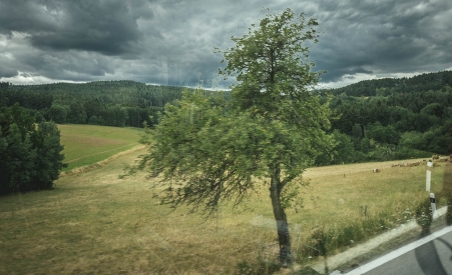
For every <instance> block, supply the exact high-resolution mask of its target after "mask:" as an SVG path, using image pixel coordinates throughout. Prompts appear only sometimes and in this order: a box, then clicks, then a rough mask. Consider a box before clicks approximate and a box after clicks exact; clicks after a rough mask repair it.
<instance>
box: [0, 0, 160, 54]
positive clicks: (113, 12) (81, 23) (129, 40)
mask: <svg viewBox="0 0 452 275" xmlns="http://www.w3.org/2000/svg"><path fill="white" fill-rule="evenodd" d="M132 4H133V5H132ZM0 10H1V16H0V24H1V26H2V27H1V31H2V32H3V33H6V34H10V35H11V34H12V32H13V31H17V32H25V33H27V34H29V36H28V37H27V38H28V39H29V40H30V42H31V45H32V46H34V47H36V48H40V49H43V50H46V51H53V50H56V51H66V50H71V49H75V50H84V51H92V52H98V53H101V54H105V55H120V54H125V53H129V52H131V51H133V50H134V47H133V43H134V42H136V41H138V40H139V39H140V38H141V33H140V32H139V30H138V27H137V24H136V21H137V20H138V19H139V18H146V19H147V18H151V17H152V10H150V9H149V8H148V6H146V5H145V2H142V1H122V0H116V1H113V0H110V1H91V0H81V1H71V0H65V1H22V0H18V1H3V2H2V3H1V6H0ZM154 35H157V36H158V35H159V34H158V32H155V33H154Z"/></svg>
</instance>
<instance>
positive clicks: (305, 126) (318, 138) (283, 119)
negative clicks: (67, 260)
mask: <svg viewBox="0 0 452 275" xmlns="http://www.w3.org/2000/svg"><path fill="white" fill-rule="evenodd" d="M316 25H317V22H316V20H315V19H310V20H309V21H308V22H306V19H305V16H304V14H300V15H299V16H295V14H294V13H293V12H292V11H291V10H290V9H287V10H285V11H284V12H283V13H281V14H273V15H267V16H266V17H265V18H264V19H262V20H261V21H260V23H259V25H257V26H256V25H252V26H251V27H250V28H249V31H248V33H247V34H245V35H244V36H243V37H241V38H234V37H233V38H232V40H233V41H234V42H235V46H234V47H232V48H230V49H227V50H225V51H224V52H223V55H224V58H225V61H226V62H227V65H226V66H225V68H224V69H220V74H221V75H223V76H226V77H227V76H235V77H236V80H237V81H236V82H235V83H234V84H233V85H232V86H231V88H232V93H231V100H229V101H225V100H224V94H222V93H218V94H215V95H207V93H206V92H205V91H202V90H196V91H194V92H191V93H190V92H185V93H184V94H183V96H182V99H181V100H179V101H176V103H175V104H168V105H166V106H165V116H163V117H162V119H161V120H160V123H159V125H158V126H157V128H156V129H155V131H154V134H153V143H152V149H151V151H150V153H149V154H148V155H146V156H144V157H143V158H142V161H141V164H140V168H145V167H147V168H149V169H150V171H151V172H152V176H158V175H163V182H165V190H164V191H163V196H162V202H163V203H168V204H170V205H173V206H179V205H182V204H185V205H188V206H190V207H191V209H192V210H193V211H194V210H197V209H198V208H199V207H202V208H203V209H204V210H205V211H206V212H207V213H212V212H214V211H215V210H217V209H218V206H219V204H220V203H221V202H222V201H224V200H226V199H232V198H234V199H235V203H236V204H237V203H239V202H240V201H241V200H242V199H243V198H244V197H246V196H247V194H248V193H249V192H250V191H252V190H254V189H255V185H256V184H262V183H263V182H262V181H259V179H266V180H267V182H266V183H264V184H268V181H270V188H269V190H270V197H271V200H272V206H273V213H274V215H275V220H276V221H277V225H278V226H277V227H278V239H279V244H280V263H281V264H282V265H287V264H290V263H291V256H290V253H291V249H290V246H291V245H290V238H289V229H288V224H287V218H286V215H285V212H284V208H285V207H288V206H290V205H291V203H292V202H293V201H294V200H295V197H296V196H297V195H298V192H297V189H296V188H294V189H291V188H289V189H285V188H286V187H287V186H290V184H291V183H292V182H293V181H294V180H295V179H296V178H297V177H298V176H299V175H300V174H301V173H302V172H303V171H304V169H306V168H307V167H309V166H311V165H313V163H314V161H315V158H316V157H317V156H319V155H320V154H321V153H322V152H323V151H324V150H331V147H332V145H333V140H332V136H329V135H327V134H326V133H325V132H324V130H325V129H328V128H329V127H330V123H329V116H330V110H329V108H328V105H327V104H320V98H319V96H317V95H314V94H313V93H312V92H311V91H310V88H311V87H313V86H314V85H316V83H317V81H318V77H319V72H311V67H312V66H314V63H313V62H312V61H310V60H309V57H308V47H306V46H305V45H303V43H304V42H305V41H308V40H313V41H314V42H316V41H317V35H316V31H315V30H314V27H315V26H316ZM218 51H219V50H218Z"/></svg>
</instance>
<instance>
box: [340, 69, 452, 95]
mask: <svg viewBox="0 0 452 275" xmlns="http://www.w3.org/2000/svg"><path fill="white" fill-rule="evenodd" d="M444 86H450V87H452V71H444V72H438V73H428V74H421V75H417V76H414V77H411V78H407V77H402V78H384V79H374V80H365V81H360V82H358V83H355V84H351V85H348V86H345V87H342V88H338V89H334V90H332V93H333V94H334V95H340V94H345V95H347V96H389V95H392V94H400V93H404V94H406V93H421V92H425V91H428V90H433V91H438V90H441V89H442V88H443V87H444Z"/></svg>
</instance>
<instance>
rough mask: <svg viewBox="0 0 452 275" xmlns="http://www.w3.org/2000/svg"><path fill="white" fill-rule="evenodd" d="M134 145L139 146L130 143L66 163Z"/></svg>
mask: <svg viewBox="0 0 452 275" xmlns="http://www.w3.org/2000/svg"><path fill="white" fill-rule="evenodd" d="M135 144H139V143H138V142H137V143H131V144H127V145H124V146H121V147H116V148H113V149H110V150H106V151H102V152H99V153H95V154H91V155H86V156H83V157H79V158H75V159H71V160H69V161H67V162H66V163H71V162H74V161H76V160H79V159H84V158H87V157H92V156H95V155H100V154H103V153H108V152H111V151H115V150H118V149H120V148H124V147H129V146H131V145H135ZM74 169H76V168H74Z"/></svg>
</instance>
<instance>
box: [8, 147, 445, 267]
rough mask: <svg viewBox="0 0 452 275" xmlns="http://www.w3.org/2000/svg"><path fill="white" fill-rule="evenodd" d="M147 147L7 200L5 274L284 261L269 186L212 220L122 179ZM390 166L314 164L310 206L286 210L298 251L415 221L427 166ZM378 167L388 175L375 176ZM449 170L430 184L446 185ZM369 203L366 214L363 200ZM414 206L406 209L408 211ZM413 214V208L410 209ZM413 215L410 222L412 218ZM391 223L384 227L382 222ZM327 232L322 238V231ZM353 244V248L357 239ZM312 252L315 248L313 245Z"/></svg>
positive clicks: (141, 183)
mask: <svg viewBox="0 0 452 275" xmlns="http://www.w3.org/2000/svg"><path fill="white" fill-rule="evenodd" d="M143 153H145V150H144V149H142V150H140V151H136V152H134V153H131V154H128V155H124V156H121V157H118V158H115V159H112V160H111V161H110V162H108V163H107V164H105V165H104V166H102V167H100V168H99V169H94V170H88V171H86V172H84V173H78V174H70V175H67V176H65V177H62V178H60V179H59V180H58V181H57V184H56V187H57V188H56V189H55V190H52V191H41V192H32V193H27V194H20V195H19V194H16V195H10V196H4V197H0V246H1V248H2V249H0V274H240V273H241V272H245V271H246V272H248V274H266V273H269V274H270V273H271V272H272V271H273V268H274V265H272V262H273V261H274V260H276V259H277V253H278V247H277V235H276V230H275V223H274V220H273V214H272V210H271V203H270V198H269V196H268V194H267V192H268V186H267V183H266V182H262V183H261V184H262V188H261V189H258V191H259V193H260V194H253V195H251V196H249V197H248V198H247V199H245V200H244V202H243V204H241V205H240V206H239V207H238V208H235V209H232V207H231V205H230V204H226V205H222V206H221V207H220V209H219V212H218V213H216V215H215V216H214V217H213V218H211V219H209V220H205V218H204V217H203V216H202V215H200V214H196V213H195V214H189V211H188V210H187V209H184V208H179V209H171V208H168V207H167V206H165V205H160V204H159V200H158V199H157V198H156V197H154V194H153V191H152V190H151V189H150V187H151V183H152V182H150V181H149V180H147V179H146V177H145V176H146V175H145V173H138V174H136V175H134V176H131V177H126V178H125V179H119V178H118V175H119V174H122V173H123V172H122V169H123V167H124V166H125V165H128V164H131V163H132V162H133V161H134V160H135V159H136V158H137V156H138V155H140V154H143ZM389 166H390V163H373V164H355V165H337V166H330V167H319V168H313V169H308V170H307V171H306V173H305V174H304V180H308V179H309V181H310V185H309V186H308V187H306V188H304V189H303V192H304V193H303V194H302V196H303V197H304V208H303V209H295V208H290V209H287V214H288V219H289V223H290V226H291V228H290V229H291V233H292V240H293V241H292V243H293V252H294V254H295V255H297V256H298V258H297V260H298V261H300V262H309V258H308V257H312V256H314V257H315V254H313V253H312V252H307V250H306V247H307V246H312V247H314V248H316V247H317V248H319V247H318V246H315V245H317V244H316V243H314V241H315V240H317V239H319V237H318V235H315V234H319V233H316V232H320V231H319V228H321V229H324V230H323V232H324V235H325V239H326V240H327V242H326V247H325V249H326V250H327V251H328V253H329V255H332V254H334V253H337V252H338V251H340V250H342V249H345V248H346V247H347V246H351V245H354V244H356V243H357V242H359V241H360V240H364V239H365V238H368V237H369V236H372V235H374V234H378V233H379V232H381V231H384V230H388V228H391V227H392V226H395V225H396V224H397V223H400V222H404V221H406V220H408V219H411V217H412V213H411V212H412V209H414V208H413V207H414V205H415V201H416V200H418V198H419V199H422V198H425V197H426V196H427V192H425V190H424V188H425V167H411V168H410V167H404V168H402V167H398V168H390V167H389ZM373 168H379V169H381V173H372V169H373ZM442 169H443V167H435V168H434V171H433V182H432V188H433V190H434V191H435V192H436V191H437V190H440V189H441V185H442V175H441V173H442ZM365 205H367V206H368V211H367V216H366V217H364V216H363V213H362V210H361V211H360V209H361V208H360V206H365ZM407 208H408V210H407ZM407 211H408V212H410V214H407ZM405 216H406V218H405ZM382 226H383V227H382ZM320 237H321V236H320ZM350 240H353V241H354V244H352V243H351V242H350ZM311 250H312V249H311Z"/></svg>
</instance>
